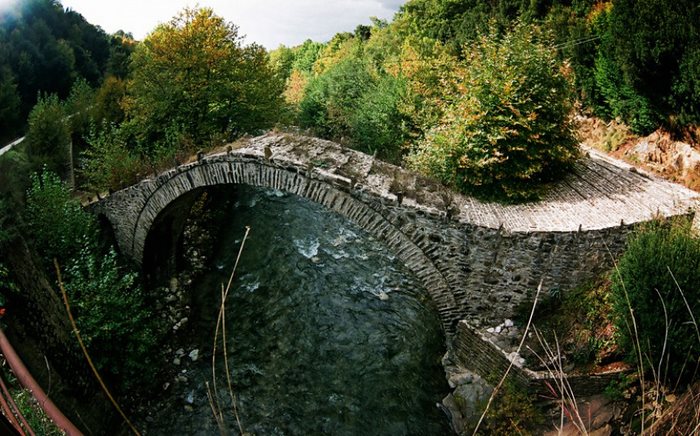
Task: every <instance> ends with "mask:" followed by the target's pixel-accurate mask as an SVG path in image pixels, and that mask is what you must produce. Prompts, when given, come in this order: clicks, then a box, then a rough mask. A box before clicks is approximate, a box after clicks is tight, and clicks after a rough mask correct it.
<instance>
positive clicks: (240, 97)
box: [125, 8, 283, 148]
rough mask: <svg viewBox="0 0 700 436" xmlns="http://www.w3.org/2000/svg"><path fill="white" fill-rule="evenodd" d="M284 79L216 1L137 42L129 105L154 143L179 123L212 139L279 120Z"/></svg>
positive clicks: (146, 139)
mask: <svg viewBox="0 0 700 436" xmlns="http://www.w3.org/2000/svg"><path fill="white" fill-rule="evenodd" d="M282 86H283V84H282V82H281V80H279V79H278V78H277V77H276V75H275V74H274V72H273V70H272V68H271V67H270V65H269V63H268V60H267V57H266V56H265V54H264V51H263V50H262V49H261V48H260V47H256V46H251V47H243V46H242V44H241V39H240V37H239V36H238V28H237V27H236V26H234V25H233V24H231V23H227V22H226V21H224V20H223V19H222V18H221V17H218V16H216V15H215V14H214V13H213V12H212V10H211V9H207V8H203V9H197V10H193V9H185V10H184V11H182V12H181V13H180V14H178V15H177V16H176V17H175V18H173V19H172V20H171V21H170V22H169V23H167V24H163V25H160V26H159V27H158V28H156V30H154V31H153V32H152V33H151V34H149V35H148V36H147V37H146V39H145V40H144V42H143V43H142V44H140V45H139V46H138V47H137V48H136V50H135V52H134V53H133V55H132V71H131V80H130V82H129V85H128V94H129V96H128V99H127V100H126V104H125V107H126V112H127V116H128V117H129V118H130V119H131V120H132V121H133V122H134V123H135V124H136V126H137V132H138V134H139V137H140V140H141V143H142V144H144V145H145V147H146V148H148V147H149V146H150V145H149V144H155V143H157V142H158V141H163V140H164V139H165V136H166V130H167V129H168V128H173V126H175V128H177V129H178V130H179V131H180V132H181V134H182V135H184V136H186V137H189V138H191V139H192V140H193V141H194V142H195V143H196V144H209V143H211V142H216V141H218V140H220V139H221V138H230V137H231V136H236V135H240V134H242V133H244V132H247V131H251V130H255V129H259V128H264V127H266V126H269V125H271V124H272V123H273V122H274V114H275V108H276V107H277V106H278V104H279V103H280V101H281V97H280V96H281V92H282Z"/></svg>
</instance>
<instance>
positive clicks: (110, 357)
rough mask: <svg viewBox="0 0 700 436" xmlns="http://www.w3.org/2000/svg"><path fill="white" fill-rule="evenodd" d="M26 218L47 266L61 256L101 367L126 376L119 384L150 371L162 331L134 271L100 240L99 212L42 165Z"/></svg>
mask: <svg viewBox="0 0 700 436" xmlns="http://www.w3.org/2000/svg"><path fill="white" fill-rule="evenodd" d="M24 220H25V222H26V226H27V228H28V232H27V234H29V235H31V236H32V239H33V242H34V247H35V248H36V250H37V252H38V253H39V254H40V256H41V258H42V259H43V260H44V267H45V270H47V271H51V270H52V269H53V259H57V260H58V262H59V264H60V267H61V269H62V271H63V279H64V283H65V288H66V291H67V293H68V296H69V299H70V301H71V302H72V310H73V313H74V315H75V318H76V322H77V324H78V327H79V329H80V333H81V336H82V338H83V339H84V341H85V342H86V344H88V347H89V351H90V352H91V354H92V355H93V358H94V360H95V361H96V362H97V364H98V366H99V367H100V369H101V370H102V371H104V372H106V373H107V374H111V375H112V376H116V375H122V376H124V378H122V379H121V380H120V382H121V383H123V384H121V383H120V385H121V386H124V385H128V384H129V382H130V381H129V380H130V377H134V376H136V375H139V374H140V376H143V372H144V371H151V369H150V368H151V365H150V363H151V360H152V358H153V346H154V344H155V343H156V342H157V340H158V337H159V335H158V334H157V330H156V328H155V324H154V319H153V318H152V317H151V315H150V310H149V309H148V305H147V303H146V301H145V300H144V296H143V291H142V290H141V287H140V285H139V283H138V282H137V276H136V274H135V273H133V272H130V271H128V269H126V268H125V267H124V266H123V265H121V264H120V263H119V261H118V258H117V255H116V253H115V251H114V249H113V248H112V247H109V246H104V244H103V243H101V242H100V236H99V234H98V226H97V222H96V218H95V216H94V215H92V214H90V213H89V212H87V211H85V210H83V208H82V207H81V205H80V203H79V202H78V200H76V199H74V198H73V197H72V195H71V193H70V191H69V190H68V188H67V187H66V186H65V184H63V183H62V182H61V180H60V179H59V178H58V176H56V175H55V174H53V173H51V172H48V171H44V172H43V173H41V174H40V175H38V174H34V175H33V176H32V185H31V187H30V189H29V191H28V192H27V207H26V211H25V214H24ZM54 276H55V275H54ZM138 380H142V379H138V378H137V379H134V382H136V381H138Z"/></svg>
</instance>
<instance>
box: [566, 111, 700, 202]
mask: <svg viewBox="0 0 700 436" xmlns="http://www.w3.org/2000/svg"><path fill="white" fill-rule="evenodd" d="M578 121H579V135H580V137H581V141H582V143H583V144H584V145H586V146H588V147H592V148H596V149H599V150H602V151H605V152H607V153H609V154H610V155H612V156H614V157H616V158H619V159H622V160H624V161H627V162H628V163H630V164H633V165H635V166H638V167H641V168H644V169H646V170H648V171H650V172H653V173H655V174H657V175H659V176H661V177H663V178H664V179H667V180H670V181H672V182H676V183H680V184H681V185H684V186H686V187H688V188H690V189H693V190H695V191H700V143H698V141H697V140H693V139H695V136H697V134H688V135H685V136H686V137H687V138H686V139H687V141H677V140H675V139H674V138H673V136H672V134H671V133H670V132H668V131H666V130H663V129H659V130H657V131H656V132H654V133H652V134H651V135H649V136H637V135H634V134H633V133H632V132H631V131H630V130H629V128H628V127H627V126H625V125H624V124H621V123H617V122H615V121H611V122H605V121H603V120H601V119H599V118H589V117H579V118H578ZM695 130H700V128H696V129H695Z"/></svg>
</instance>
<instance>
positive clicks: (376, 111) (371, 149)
mask: <svg viewBox="0 0 700 436" xmlns="http://www.w3.org/2000/svg"><path fill="white" fill-rule="evenodd" d="M405 98H406V83H405V80H403V79H400V78H396V77H394V76H390V75H384V76H382V77H381V78H380V79H379V80H378V81H377V82H376V83H373V84H372V85H370V86H369V88H368V89H367V90H366V91H365V92H364V93H363V94H362V95H361V96H360V97H359V99H358V101H357V106H356V109H355V110H354V111H353V113H352V114H351V115H350V131H351V135H352V141H353V143H354V144H355V146H356V147H357V148H359V149H360V150H362V151H365V152H367V153H370V154H374V153H376V154H377V155H378V156H379V157H380V158H383V159H386V160H389V161H392V162H396V163H399V162H400V161H401V158H402V157H403V156H402V155H403V151H404V149H403V146H404V145H405V142H406V140H407V138H408V132H407V125H408V124H410V121H409V120H407V117H406V115H405V114H403V113H402V112H401V110H400V108H401V104H402V101H403V100H404V99H405Z"/></svg>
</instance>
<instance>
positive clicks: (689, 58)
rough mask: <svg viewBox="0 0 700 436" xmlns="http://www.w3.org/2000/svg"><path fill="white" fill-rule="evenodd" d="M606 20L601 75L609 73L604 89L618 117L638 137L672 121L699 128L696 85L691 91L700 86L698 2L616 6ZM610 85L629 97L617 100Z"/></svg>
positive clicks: (637, 0)
mask: <svg viewBox="0 0 700 436" xmlns="http://www.w3.org/2000/svg"><path fill="white" fill-rule="evenodd" d="M601 19H603V20H606V21H607V23H605V24H606V26H605V29H604V33H603V34H602V41H601V46H600V51H599V54H598V55H599V58H598V61H597V62H599V63H600V64H601V65H598V70H600V71H601V73H605V74H600V76H601V79H602V81H603V83H601V88H602V91H603V93H604V94H605V97H606V99H607V100H608V102H609V103H610V106H611V107H612V108H613V111H617V112H618V113H619V114H620V115H621V116H622V117H623V118H624V119H625V121H627V122H629V123H630V124H631V125H632V127H633V128H634V129H635V130H636V131H637V132H639V133H648V132H649V131H651V130H653V129H655V128H656V127H657V126H658V124H659V123H660V122H665V123H667V124H668V121H669V118H676V119H678V121H680V122H681V123H682V124H689V123H697V122H699V121H700V101H699V100H697V99H695V98H693V92H694V91H693V89H694V85H691V86H688V84H690V83H698V82H699V81H700V70H698V69H696V68H692V65H697V63H696V62H695V61H693V59H697V52H698V51H700V7H698V4H697V2H696V1H694V0H680V1H671V0H616V1H615V2H614V3H613V6H612V8H611V10H610V11H609V12H608V13H607V14H604V16H603V17H601ZM650 23H653V25H650ZM688 67H691V68H688ZM611 78H612V79H611ZM605 80H611V81H613V82H614V81H616V82H617V83H616V84H617V87H623V88H624V92H622V93H621V94H615V92H614V91H615V87H613V86H606V85H607V83H605ZM619 106H622V107H619ZM647 120H648V121H647Z"/></svg>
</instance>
